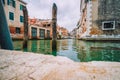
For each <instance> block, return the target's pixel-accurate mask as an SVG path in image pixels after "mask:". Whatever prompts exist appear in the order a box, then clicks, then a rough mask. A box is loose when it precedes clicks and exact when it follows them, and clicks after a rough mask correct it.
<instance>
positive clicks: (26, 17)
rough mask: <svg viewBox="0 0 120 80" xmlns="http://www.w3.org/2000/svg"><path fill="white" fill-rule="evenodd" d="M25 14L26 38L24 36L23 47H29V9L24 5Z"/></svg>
mask: <svg viewBox="0 0 120 80" xmlns="http://www.w3.org/2000/svg"><path fill="white" fill-rule="evenodd" d="M23 15H24V38H23V49H24V48H27V44H28V11H27V8H26V6H23Z"/></svg>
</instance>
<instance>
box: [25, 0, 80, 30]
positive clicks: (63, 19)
mask: <svg viewBox="0 0 120 80" xmlns="http://www.w3.org/2000/svg"><path fill="white" fill-rule="evenodd" d="M24 1H25V2H27V8H28V13H29V16H30V17H31V18H34V17H35V18H39V19H51V17H52V4H53V3H56V5H57V8H58V14H57V20H58V22H57V23H58V24H59V25H60V26H61V27H65V28H67V29H68V30H69V31H71V30H72V29H73V28H75V27H76V25H77V22H78V20H79V18H80V0H24Z"/></svg>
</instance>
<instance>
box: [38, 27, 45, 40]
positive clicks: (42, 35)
mask: <svg viewBox="0 0 120 80" xmlns="http://www.w3.org/2000/svg"><path fill="white" fill-rule="evenodd" d="M39 33H40V38H42V39H44V38H45V30H44V29H40V32H39Z"/></svg>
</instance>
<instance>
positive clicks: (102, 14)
mask: <svg viewBox="0 0 120 80" xmlns="http://www.w3.org/2000/svg"><path fill="white" fill-rule="evenodd" d="M103 21H115V24H116V26H115V30H106V31H105V30H104V31H103V34H107V35H111V34H114V35H117V34H120V1H119V0H98V20H96V23H97V24H98V26H99V28H100V29H101V30H102V22H103Z"/></svg>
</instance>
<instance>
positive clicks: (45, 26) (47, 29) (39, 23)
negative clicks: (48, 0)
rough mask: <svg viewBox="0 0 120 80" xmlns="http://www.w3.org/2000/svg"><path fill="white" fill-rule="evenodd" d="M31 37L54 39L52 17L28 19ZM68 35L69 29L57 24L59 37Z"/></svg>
mask: <svg viewBox="0 0 120 80" xmlns="http://www.w3.org/2000/svg"><path fill="white" fill-rule="evenodd" d="M28 22H29V30H28V32H29V33H28V34H29V39H52V32H53V30H52V20H51V19H37V18H34V19H30V18H29V19H28ZM67 36H68V30H67V29H66V28H64V27H60V26H59V25H58V24H57V38H65V37H67Z"/></svg>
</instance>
